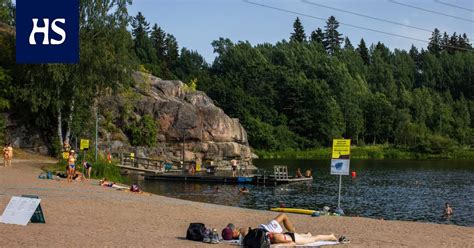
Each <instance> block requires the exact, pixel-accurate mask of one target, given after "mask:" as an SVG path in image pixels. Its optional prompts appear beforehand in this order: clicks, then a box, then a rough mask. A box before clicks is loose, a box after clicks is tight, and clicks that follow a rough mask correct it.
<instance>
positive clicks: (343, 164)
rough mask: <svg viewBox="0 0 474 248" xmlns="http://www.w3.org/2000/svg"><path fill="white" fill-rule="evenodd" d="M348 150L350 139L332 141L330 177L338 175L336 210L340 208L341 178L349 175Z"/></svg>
mask: <svg viewBox="0 0 474 248" xmlns="http://www.w3.org/2000/svg"><path fill="white" fill-rule="evenodd" d="M350 149H351V140H350V139H334V140H333V142H332V156H331V157H332V159H331V175H339V190H338V197H337V207H338V208H340V207H341V188H342V176H343V175H345V176H347V175H349V166H350V151H351V150H350Z"/></svg>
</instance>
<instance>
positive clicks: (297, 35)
mask: <svg viewBox="0 0 474 248" xmlns="http://www.w3.org/2000/svg"><path fill="white" fill-rule="evenodd" d="M290 41H294V42H304V41H306V34H305V33H304V28H303V24H301V21H300V18H299V17H296V20H295V22H294V23H293V33H291V36H290Z"/></svg>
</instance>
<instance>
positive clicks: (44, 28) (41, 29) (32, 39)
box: [29, 18, 66, 45]
mask: <svg viewBox="0 0 474 248" xmlns="http://www.w3.org/2000/svg"><path fill="white" fill-rule="evenodd" d="M32 20H33V30H32V31H31V33H30V39H29V43H30V45H36V39H35V34H38V33H42V34H43V43H42V44H43V45H49V44H50V42H49V41H50V40H49V39H48V38H49V19H48V18H43V23H44V26H42V27H38V18H33V19H32ZM57 23H62V24H65V23H66V19H64V18H58V19H54V20H53V22H52V23H51V29H52V30H53V32H55V33H56V34H57V35H59V36H61V39H60V40H56V39H51V45H61V44H63V43H64V41H65V40H66V32H64V29H63V28H61V27H58V25H57Z"/></svg>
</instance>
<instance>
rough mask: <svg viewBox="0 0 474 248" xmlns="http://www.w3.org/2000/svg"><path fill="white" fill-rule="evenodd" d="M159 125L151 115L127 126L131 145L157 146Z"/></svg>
mask: <svg viewBox="0 0 474 248" xmlns="http://www.w3.org/2000/svg"><path fill="white" fill-rule="evenodd" d="M158 127H159V126H158V124H157V123H156V121H155V120H154V119H153V116H151V115H144V116H142V117H141V118H140V120H138V121H135V122H133V123H131V124H129V125H128V126H127V128H126V129H127V133H128V136H129V138H130V144H131V145H133V146H148V147H152V146H154V145H156V141H157V138H156V135H157V133H158Z"/></svg>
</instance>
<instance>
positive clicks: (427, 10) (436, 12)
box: [388, 0, 474, 22]
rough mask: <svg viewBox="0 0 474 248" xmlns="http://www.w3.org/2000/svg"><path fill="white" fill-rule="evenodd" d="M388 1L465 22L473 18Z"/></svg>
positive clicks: (393, 0) (392, 0) (390, 0)
mask: <svg viewBox="0 0 474 248" xmlns="http://www.w3.org/2000/svg"><path fill="white" fill-rule="evenodd" d="M388 1H389V2H391V3H394V4H398V5H401V6H405V7H409V8H413V9H417V10H421V11H425V12H429V13H433V14H438V15H443V16H447V17H451V18H455V19H458V20H463V21H466V22H474V21H473V20H470V19H466V18H462V17H457V16H453V15H448V14H445V13H441V12H438V11H434V10H430V9H425V8H421V7H417V6H413V5H410V4H406V3H400V2H397V1H395V0H388Z"/></svg>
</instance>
